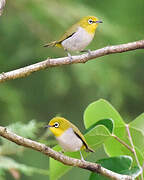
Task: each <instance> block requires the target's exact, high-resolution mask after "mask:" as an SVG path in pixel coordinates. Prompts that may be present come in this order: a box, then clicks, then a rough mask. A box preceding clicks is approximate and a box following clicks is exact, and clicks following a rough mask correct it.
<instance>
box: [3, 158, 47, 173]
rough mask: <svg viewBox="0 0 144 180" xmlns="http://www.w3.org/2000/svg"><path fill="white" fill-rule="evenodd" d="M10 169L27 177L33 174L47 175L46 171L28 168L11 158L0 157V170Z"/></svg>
mask: <svg viewBox="0 0 144 180" xmlns="http://www.w3.org/2000/svg"><path fill="white" fill-rule="evenodd" d="M11 168H13V169H17V170H19V171H21V172H22V173H24V174H26V175H28V176H30V175H32V174H33V173H37V174H42V175H49V172H48V171H47V170H44V169H39V168H34V167H30V166H27V165H25V164H20V163H18V162H16V161H15V160H13V159H11V158H8V157H5V156H0V169H4V170H9V169H11Z"/></svg>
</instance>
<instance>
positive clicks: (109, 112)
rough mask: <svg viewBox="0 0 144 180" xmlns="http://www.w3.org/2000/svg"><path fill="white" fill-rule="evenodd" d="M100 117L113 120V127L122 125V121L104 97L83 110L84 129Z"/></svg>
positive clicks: (100, 118)
mask: <svg viewBox="0 0 144 180" xmlns="http://www.w3.org/2000/svg"><path fill="white" fill-rule="evenodd" d="M102 119H112V120H114V124H115V127H118V126H123V125H124V122H123V120H122V118H121V116H120V114H119V113H118V112H117V111H116V110H115V109H114V107H113V106H112V105H111V104H110V103H109V102H107V101H106V100H104V99H100V100H98V101H95V102H93V103H91V104H90V105H89V106H88V107H87V108H86V110H85V112H84V124H85V127H86V129H87V128H89V127H90V126H92V125H93V124H94V123H96V122H98V121H99V120H102Z"/></svg>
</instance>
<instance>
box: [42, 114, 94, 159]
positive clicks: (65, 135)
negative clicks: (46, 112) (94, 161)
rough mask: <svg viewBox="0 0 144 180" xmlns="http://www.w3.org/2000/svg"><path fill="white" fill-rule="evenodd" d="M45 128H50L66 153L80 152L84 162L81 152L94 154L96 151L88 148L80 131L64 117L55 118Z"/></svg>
mask: <svg viewBox="0 0 144 180" xmlns="http://www.w3.org/2000/svg"><path fill="white" fill-rule="evenodd" d="M45 127H48V128H49V129H50V131H51V132H52V133H53V134H54V136H55V138H56V140H57V141H58V142H59V144H60V146H61V147H62V148H63V150H64V151H70V152H74V151H80V155H81V159H82V160H84V159H83V156H82V154H81V150H86V151H89V152H94V150H93V149H91V148H90V147H89V146H88V144H87V142H86V140H85V138H84V136H83V135H82V133H81V132H80V131H79V129H78V128H77V127H76V126H75V125H74V124H72V123H71V122H70V121H68V120H67V119H65V118H63V117H54V118H53V119H51V120H50V122H49V124H48V125H47V126H45Z"/></svg>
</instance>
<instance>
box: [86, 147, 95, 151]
mask: <svg viewBox="0 0 144 180" xmlns="http://www.w3.org/2000/svg"><path fill="white" fill-rule="evenodd" d="M86 151H88V152H95V151H94V150H93V149H92V148H90V147H87V148H86Z"/></svg>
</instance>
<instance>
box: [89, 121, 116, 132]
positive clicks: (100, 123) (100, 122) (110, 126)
mask: <svg viewBox="0 0 144 180" xmlns="http://www.w3.org/2000/svg"><path fill="white" fill-rule="evenodd" d="M97 125H104V126H105V127H106V128H107V129H108V130H109V132H110V133H112V132H113V126H114V125H113V120H112V119H102V120H99V121H97V122H96V123H94V124H93V125H92V126H90V127H89V128H88V129H86V132H88V131H90V130H91V129H92V128H94V127H95V126H97Z"/></svg>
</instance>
